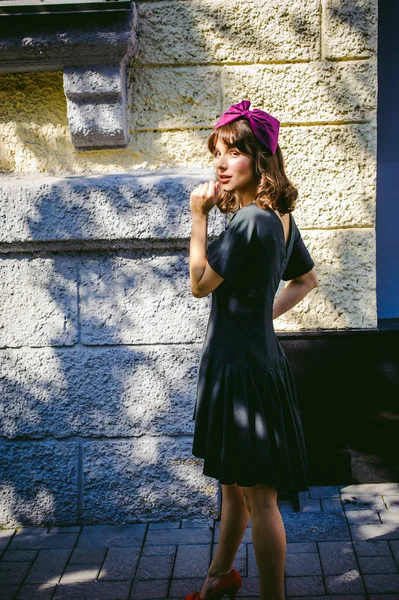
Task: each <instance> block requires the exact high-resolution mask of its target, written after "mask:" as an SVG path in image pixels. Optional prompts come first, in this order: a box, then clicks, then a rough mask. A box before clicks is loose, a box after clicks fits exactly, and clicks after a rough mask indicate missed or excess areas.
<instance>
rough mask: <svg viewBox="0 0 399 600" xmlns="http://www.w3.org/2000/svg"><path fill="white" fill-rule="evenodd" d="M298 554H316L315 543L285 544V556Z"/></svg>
mask: <svg viewBox="0 0 399 600" xmlns="http://www.w3.org/2000/svg"><path fill="white" fill-rule="evenodd" d="M291 552H293V553H297V552H298V553H300V554H304V553H305V552H317V544H316V542H288V543H287V554H288V553H291Z"/></svg>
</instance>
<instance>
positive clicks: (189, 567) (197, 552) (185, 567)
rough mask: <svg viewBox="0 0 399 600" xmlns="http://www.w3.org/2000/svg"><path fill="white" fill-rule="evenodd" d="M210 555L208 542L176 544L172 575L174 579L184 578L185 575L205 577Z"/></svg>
mask: <svg viewBox="0 0 399 600" xmlns="http://www.w3.org/2000/svg"><path fill="white" fill-rule="evenodd" d="M210 555H211V546H210V544H209V545H208V544H204V545H200V544H194V545H192V546H178V548H177V554H176V561H175V565H174V568H173V577H174V578H175V579H178V578H181V579H184V578H187V577H194V578H195V577H204V578H205V577H206V573H207V570H208V568H209V564H210Z"/></svg>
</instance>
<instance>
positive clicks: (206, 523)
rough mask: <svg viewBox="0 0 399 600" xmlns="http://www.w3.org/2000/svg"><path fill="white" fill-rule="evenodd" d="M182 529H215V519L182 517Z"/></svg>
mask: <svg viewBox="0 0 399 600" xmlns="http://www.w3.org/2000/svg"><path fill="white" fill-rule="evenodd" d="M181 526H182V529H196V528H198V529H202V528H205V529H206V528H210V529H213V519H182V520H181Z"/></svg>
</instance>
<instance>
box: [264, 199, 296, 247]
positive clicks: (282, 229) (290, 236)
mask: <svg viewBox="0 0 399 600" xmlns="http://www.w3.org/2000/svg"><path fill="white" fill-rule="evenodd" d="M266 210H268V211H270V212H271V213H273V215H274V216H275V217H276V219H277V220H278V222H279V223H280V225H281V231H282V234H283V242H284V246H285V252H286V253H287V252H288V248H289V246H290V243H291V238H292V233H293V232H292V230H293V222H292V213H289V215H290V231H289V234H288V239H287V241H285V231H284V225H283V222H282V220H281V219H280V217H279V216H278V215H277V214H276V213H275V211H274V210H273V209H272V208H271V207H270V206H268V205H267V206H266Z"/></svg>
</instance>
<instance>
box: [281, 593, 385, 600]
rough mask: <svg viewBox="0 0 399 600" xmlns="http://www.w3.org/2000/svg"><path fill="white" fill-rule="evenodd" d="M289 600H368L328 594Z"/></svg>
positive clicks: (365, 597)
mask: <svg viewBox="0 0 399 600" xmlns="http://www.w3.org/2000/svg"><path fill="white" fill-rule="evenodd" d="M289 600H368V598H367V596H366V594H339V595H336V594H331V595H330V594H329V595H328V596H324V595H323V596H306V595H305V596H289ZM396 600H397V599H396Z"/></svg>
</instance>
